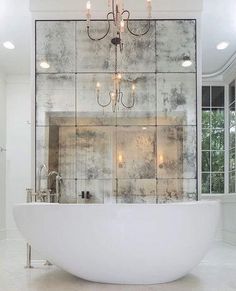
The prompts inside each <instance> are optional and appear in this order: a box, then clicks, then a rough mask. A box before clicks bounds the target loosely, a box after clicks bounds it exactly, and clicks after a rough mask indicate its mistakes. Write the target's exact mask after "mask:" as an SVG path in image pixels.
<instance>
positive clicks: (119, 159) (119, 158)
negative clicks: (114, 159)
mask: <svg viewBox="0 0 236 291" xmlns="http://www.w3.org/2000/svg"><path fill="white" fill-rule="evenodd" d="M118 161H119V162H120V163H122V162H123V156H122V154H119V155H118Z"/></svg>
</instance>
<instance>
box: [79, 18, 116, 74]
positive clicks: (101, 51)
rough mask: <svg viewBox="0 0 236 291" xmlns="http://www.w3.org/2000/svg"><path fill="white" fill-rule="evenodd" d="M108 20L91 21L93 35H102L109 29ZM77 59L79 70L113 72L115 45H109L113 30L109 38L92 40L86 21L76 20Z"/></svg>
mask: <svg viewBox="0 0 236 291" xmlns="http://www.w3.org/2000/svg"><path fill="white" fill-rule="evenodd" d="M107 25H108V24H107V21H91V25H90V33H91V35H92V37H95V38H97V37H100V36H101V35H104V33H105V31H106V30H107ZM76 36H77V37H76V59H77V71H78V72H111V71H113V70H114V66H115V61H114V54H115V46H113V45H108V43H107V38H109V39H111V38H112V32H110V33H108V36H107V38H104V39H102V40H100V41H92V40H91V39H90V38H89V37H88V34H87V25H86V23H85V22H84V21H77V22H76Z"/></svg>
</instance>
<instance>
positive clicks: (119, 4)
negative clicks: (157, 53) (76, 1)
mask: <svg viewBox="0 0 236 291" xmlns="http://www.w3.org/2000/svg"><path fill="white" fill-rule="evenodd" d="M86 8H87V34H88V37H89V38H90V39H91V40H94V41H98V40H102V39H104V38H105V37H106V36H107V35H108V33H109V32H110V30H111V23H113V25H114V28H115V33H116V36H115V37H113V38H112V40H111V42H112V43H113V44H115V45H119V47H120V51H121V52H122V50H123V38H122V34H123V33H124V32H125V27H126V28H127V31H128V32H129V33H131V34H132V35H134V36H143V35H145V34H147V33H148V31H149V30H150V27H151V10H152V6H151V0H147V11H148V27H147V29H146V30H145V31H143V32H141V33H136V32H133V31H132V30H131V28H130V26H129V20H130V12H129V10H126V9H124V3H123V0H108V8H109V9H111V11H110V12H108V13H107V16H106V19H107V30H106V32H105V34H104V35H102V36H100V37H98V38H95V37H93V36H91V33H90V20H91V2H90V1H88V2H87V6H86ZM125 23H126V25H125Z"/></svg>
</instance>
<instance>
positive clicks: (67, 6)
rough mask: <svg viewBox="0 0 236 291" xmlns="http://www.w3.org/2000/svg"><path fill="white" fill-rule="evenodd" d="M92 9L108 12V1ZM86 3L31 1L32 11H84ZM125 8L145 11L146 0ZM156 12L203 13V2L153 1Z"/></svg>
mask: <svg viewBox="0 0 236 291" xmlns="http://www.w3.org/2000/svg"><path fill="white" fill-rule="evenodd" d="M91 3H92V8H93V9H95V10H97V11H103V12H104V11H106V9H107V1H106V0H104V1H101V0H92V1H91ZM85 6H86V1H78V0H30V9H31V11H34V12H36V11H44V12H45V11H53V12H55V11H63V12H68V11H84V9H85ZM125 6H126V7H127V9H130V10H132V9H133V10H136V11H138V10H140V11H143V10H144V9H145V7H146V0H139V1H137V0H126V1H125ZM152 7H153V10H154V11H201V10H202V7H203V1H202V0H187V1H186V0H174V1H173V0H158V1H152Z"/></svg>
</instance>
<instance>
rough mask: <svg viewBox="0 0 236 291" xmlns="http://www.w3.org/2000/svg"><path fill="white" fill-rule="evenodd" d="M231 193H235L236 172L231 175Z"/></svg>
mask: <svg viewBox="0 0 236 291" xmlns="http://www.w3.org/2000/svg"><path fill="white" fill-rule="evenodd" d="M229 193H235V172H230V173H229Z"/></svg>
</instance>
